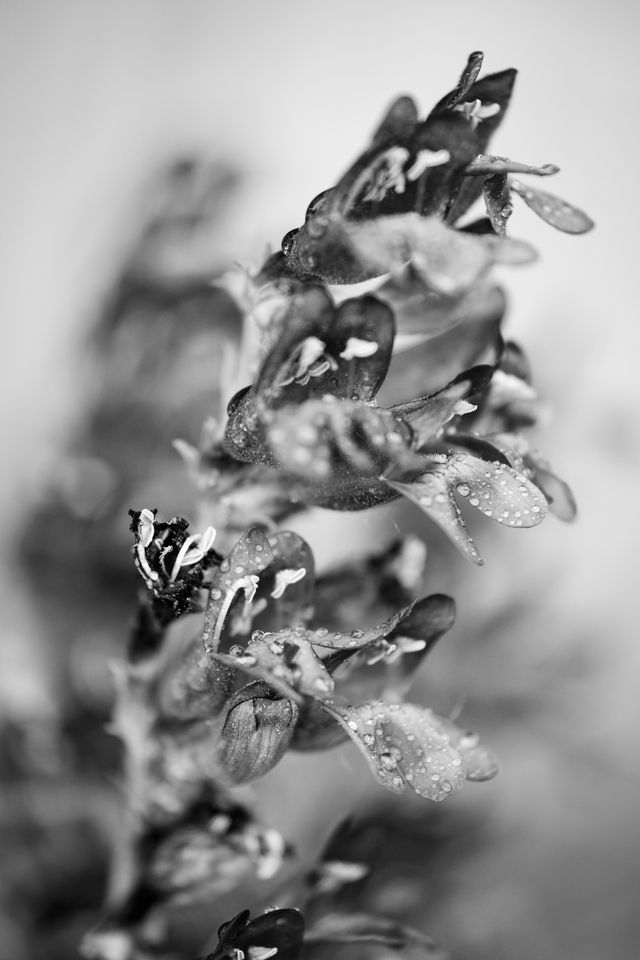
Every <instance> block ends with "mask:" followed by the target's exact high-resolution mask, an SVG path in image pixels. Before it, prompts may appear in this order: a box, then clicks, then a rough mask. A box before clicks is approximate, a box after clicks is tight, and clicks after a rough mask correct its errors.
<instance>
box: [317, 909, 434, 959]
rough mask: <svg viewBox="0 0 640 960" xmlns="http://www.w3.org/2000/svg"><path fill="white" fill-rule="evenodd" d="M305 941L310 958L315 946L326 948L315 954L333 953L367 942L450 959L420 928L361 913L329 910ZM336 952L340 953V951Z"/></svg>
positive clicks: (374, 945) (432, 957) (323, 955)
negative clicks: (333, 912)
mask: <svg viewBox="0 0 640 960" xmlns="http://www.w3.org/2000/svg"><path fill="white" fill-rule="evenodd" d="M305 944H307V945H308V946H307V950H310V951H311V957H310V960H315V957H316V954H315V953H314V950H321V949H322V950H324V951H326V952H323V953H322V954H320V953H319V954H318V956H322V957H327V956H333V955H334V954H335V952H336V950H340V947H341V946H343V945H348V944H370V945H371V946H372V947H373V949H374V950H379V949H380V948H386V949H387V950H397V951H399V952H402V951H405V950H406V951H408V956H420V957H422V958H423V960H450V957H449V954H447V952H446V951H445V950H443V949H442V947H441V946H440V945H439V944H438V943H437V942H436V941H435V940H432V939H431V937H429V936H427V935H426V934H425V933H422V931H419V930H414V929H412V928H411V927H406V926H405V925H404V924H403V923H401V922H400V921H398V920H390V919H388V918H386V917H380V916H373V915H369V914H364V913H356V914H354V913H349V914H347V915H341V914H328V915H327V916H324V917H322V919H321V920H318V921H317V922H316V923H315V924H314V925H313V927H312V928H311V929H310V930H309V931H308V932H307V935H306V937H305ZM339 955H340V956H342V954H341V953H340V954H339ZM375 955H376V956H378V955H379V954H378V953H376V954H375ZM362 956H369V954H368V953H367V954H362ZM384 956H388V954H384Z"/></svg>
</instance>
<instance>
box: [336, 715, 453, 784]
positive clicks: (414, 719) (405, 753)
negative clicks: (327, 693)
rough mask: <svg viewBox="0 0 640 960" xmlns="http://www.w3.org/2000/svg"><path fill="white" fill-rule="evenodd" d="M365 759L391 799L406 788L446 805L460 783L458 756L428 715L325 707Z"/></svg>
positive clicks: (434, 718)
mask: <svg viewBox="0 0 640 960" xmlns="http://www.w3.org/2000/svg"><path fill="white" fill-rule="evenodd" d="M324 709H325V710H327V711H328V712H329V713H330V714H331V715H332V716H334V717H335V719H336V720H337V721H338V723H340V725H341V726H342V728H343V729H344V730H345V731H346V732H347V733H348V734H349V736H350V737H351V739H352V740H353V741H354V743H355V744H356V746H358V747H359V749H360V751H361V752H362V753H363V754H364V756H365V758H366V760H367V761H368V763H369V766H370V767H371V771H372V773H373V775H374V777H375V778H376V780H377V781H378V783H380V784H382V786H383V787H386V789H387V790H390V791H391V792H392V793H404V790H405V788H406V785H407V783H408V784H409V786H410V787H411V789H412V790H414V791H415V792H416V793H417V794H418V795H419V796H421V797H424V798H425V799H428V800H445V799H446V798H447V797H448V796H449V795H450V794H451V793H453V792H454V791H455V790H459V789H460V787H461V786H462V784H463V782H464V778H465V770H464V763H463V760H462V757H461V755H460V753H459V751H458V750H457V749H456V748H455V747H452V746H451V744H450V742H449V738H448V737H447V736H446V735H445V734H444V733H443V732H442V730H441V729H440V728H439V726H438V723H437V720H438V718H436V717H435V715H434V714H432V712H431V711H430V710H426V709H422V708H420V707H416V706H414V705H413V704H408V703H404V704H397V703H391V704H389V703H385V702H384V701H381V700H379V701H373V702H370V703H362V704H359V705H358V706H337V705H336V704H333V703H331V704H327V703H325V704H324Z"/></svg>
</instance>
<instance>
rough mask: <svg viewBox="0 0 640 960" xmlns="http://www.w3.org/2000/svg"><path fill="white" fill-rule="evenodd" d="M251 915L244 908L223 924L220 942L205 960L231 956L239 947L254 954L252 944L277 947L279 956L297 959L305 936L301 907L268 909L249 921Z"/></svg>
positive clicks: (280, 957) (248, 954) (279, 959)
mask: <svg viewBox="0 0 640 960" xmlns="http://www.w3.org/2000/svg"><path fill="white" fill-rule="evenodd" d="M249 916H250V914H249V911H248V910H245V911H243V913H240V914H238V915H237V916H236V917H234V919H233V920H232V921H230V923H226V924H223V925H222V927H221V928H220V930H219V931H218V937H219V943H218V946H217V947H216V949H215V950H214V952H213V953H211V954H209V955H208V956H207V957H205V958H204V960H229V958H230V957H233V956H234V951H236V950H238V951H241V952H242V954H243V955H245V956H247V957H251V955H252V954H251V952H250V951H251V947H264V948H266V949H273V948H275V949H276V950H277V954H275V956H276V957H277V958H278V960H298V958H299V956H300V950H301V947H302V939H303V936H304V919H303V917H302V914H301V913H300V912H299V911H298V910H293V909H290V908H285V909H281V910H269V911H268V912H267V913H264V914H263V915H262V916H260V917H256V918H255V920H252V921H251V922H250V923H249V922H248V921H249Z"/></svg>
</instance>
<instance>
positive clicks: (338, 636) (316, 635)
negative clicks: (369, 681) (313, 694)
mask: <svg viewBox="0 0 640 960" xmlns="http://www.w3.org/2000/svg"><path fill="white" fill-rule="evenodd" d="M412 610H413V603H411V604H409V606H407V607H405V608H404V609H403V610H398V612H397V613H394V614H393V616H391V617H389V618H388V620H384V621H383V622H382V623H378V624H376V626H374V627H369V628H367V629H366V630H353V631H352V632H351V633H340V632H338V631H335V632H329V631H328V630H326V629H324V628H323V627H320V629H317V630H309V631H307V637H308V639H309V641H310V642H311V643H312V644H313V645H314V646H316V647H325V648H326V649H328V650H341V651H353V652H355V651H357V650H362V649H364V648H365V647H369V646H371V644H375V643H377V642H378V641H379V640H383V639H384V638H385V637H386V636H388V635H389V634H390V633H392V632H393V631H394V630H396V629H399V628H400V626H401V625H402V624H404V622H405V620H406V618H407V617H409V616H410V614H411V611H412Z"/></svg>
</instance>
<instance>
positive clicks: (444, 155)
mask: <svg viewBox="0 0 640 960" xmlns="http://www.w3.org/2000/svg"><path fill="white" fill-rule="evenodd" d="M449 160H451V154H450V153H449V151H448V150H419V151H418V156H417V157H416V159H415V160H414V162H413V164H412V166H411V167H409V169H408V170H407V180H417V179H418V178H419V177H421V176H422V174H423V173H424V171H425V170H427V169H428V168H429V167H441V166H442V164H443V163H449Z"/></svg>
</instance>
